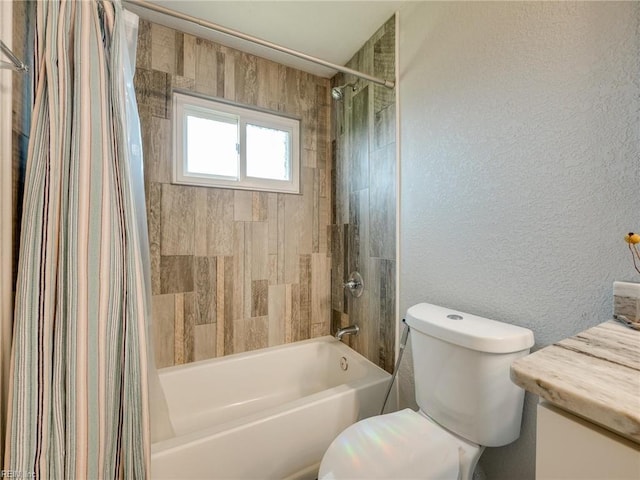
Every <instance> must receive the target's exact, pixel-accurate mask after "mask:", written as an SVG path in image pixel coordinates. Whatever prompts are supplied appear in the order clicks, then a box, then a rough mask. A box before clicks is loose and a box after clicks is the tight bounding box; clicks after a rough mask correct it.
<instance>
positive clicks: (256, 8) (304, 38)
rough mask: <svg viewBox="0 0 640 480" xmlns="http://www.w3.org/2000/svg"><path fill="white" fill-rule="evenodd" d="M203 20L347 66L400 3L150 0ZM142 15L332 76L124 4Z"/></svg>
mask: <svg viewBox="0 0 640 480" xmlns="http://www.w3.org/2000/svg"><path fill="white" fill-rule="evenodd" d="M149 3H155V4H158V5H160V6H162V7H165V8H169V9H171V10H176V11H178V12H181V13H183V14H186V15H190V16H193V17H196V18H199V19H202V20H206V21H208V22H212V23H216V24H218V25H222V26H224V27H227V28H230V29H233V30H237V31H239V32H242V33H245V34H248V35H251V36H254V37H258V38H261V39H263V40H267V41H269V42H272V43H275V44H278V45H280V46H283V47H287V48H289V49H294V50H298V51H300V52H302V53H305V54H307V55H312V56H314V57H318V58H321V59H323V60H326V61H329V62H331V63H334V64H337V65H344V64H346V63H347V62H348V61H349V59H350V58H351V57H352V56H353V55H354V54H355V53H356V52H357V51H358V50H359V49H360V47H362V45H363V44H364V43H365V42H366V41H367V40H368V39H369V38H370V37H371V36H372V35H373V34H374V33H375V32H376V30H378V28H380V26H382V24H383V23H384V22H385V21H386V20H388V19H389V17H391V16H392V15H393V14H394V13H395V11H396V10H398V9H399V8H400V6H401V5H402V4H403V3H405V2H403V1H399V0H396V1H366V0H360V1H318V0H297V1H255V0H235V1H205V0H199V1H192V0H149ZM126 6H127V8H128V9H131V10H132V11H134V12H135V13H137V14H138V15H140V16H141V17H142V18H146V19H148V20H150V21H153V22H156V23H160V24H163V25H166V26H169V27H172V28H177V29H180V30H181V31H184V32H187V33H191V34H194V35H198V36H201V37H204V38H208V39H210V40H213V41H215V42H218V43H221V44H223V45H227V46H229V47H232V48H236V49H239V50H242V51H245V52H248V53H252V54H254V55H258V56H261V57H264V58H268V59H269V60H273V61H276V62H278V63H282V64H284V65H288V66H291V67H295V68H298V69H300V70H303V71H306V72H309V73H313V74H315V75H319V76H321V77H332V76H333V75H334V74H335V73H336V71H335V70H333V69H330V68H327V67H324V66H321V65H317V64H314V63H311V62H309V61H305V60H302V59H298V58H296V57H293V56H291V55H287V54H284V53H281V52H277V51H275V50H272V49H269V48H266V47H262V46H259V45H256V44H253V43H250V42H247V41H245V40H241V39H237V38H233V37H230V36H228V35H225V34H222V33H217V32H212V31H211V30H208V29H206V28H204V27H200V26H197V25H194V24H191V23H188V22H185V21H183V20H177V19H175V18H172V17H168V16H166V15H162V14H159V13H155V12H152V11H149V10H143V9H140V8H138V7H134V6H130V5H126ZM366 73H372V72H366Z"/></svg>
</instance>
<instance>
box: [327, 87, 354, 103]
mask: <svg viewBox="0 0 640 480" xmlns="http://www.w3.org/2000/svg"><path fill="white" fill-rule="evenodd" d="M347 87H351V89H352V91H354V92H355V91H356V84H355V82H353V83H347V84H345V85H341V86H339V87H333V88H332V89H331V96H332V97H333V99H334V100H338V101H340V100H342V99H344V89H345V88H347Z"/></svg>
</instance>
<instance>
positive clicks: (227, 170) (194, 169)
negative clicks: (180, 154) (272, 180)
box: [187, 115, 239, 178]
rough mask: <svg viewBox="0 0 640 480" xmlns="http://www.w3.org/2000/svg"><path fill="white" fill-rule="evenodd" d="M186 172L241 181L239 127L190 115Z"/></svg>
mask: <svg viewBox="0 0 640 480" xmlns="http://www.w3.org/2000/svg"><path fill="white" fill-rule="evenodd" d="M187 171H188V172H189V173H201V174H205V175H217V176H224V177H233V178H238V177H239V162H238V124H237V123H236V122H235V121H224V120H214V119H211V118H202V117H196V116H193V115H187Z"/></svg>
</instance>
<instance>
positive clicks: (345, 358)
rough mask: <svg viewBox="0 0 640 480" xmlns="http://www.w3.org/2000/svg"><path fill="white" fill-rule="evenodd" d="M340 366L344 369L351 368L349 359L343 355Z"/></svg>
mask: <svg viewBox="0 0 640 480" xmlns="http://www.w3.org/2000/svg"><path fill="white" fill-rule="evenodd" d="M340 368H341V369H342V370H346V369H347V368H349V362H348V361H347V357H342V358H341V359H340Z"/></svg>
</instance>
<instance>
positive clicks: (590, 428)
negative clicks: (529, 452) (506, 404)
mask: <svg viewBox="0 0 640 480" xmlns="http://www.w3.org/2000/svg"><path fill="white" fill-rule="evenodd" d="M551 479H566V480H576V479H580V480H588V479H593V480H596V479H597V480H639V479H640V444H638V443H635V442H632V441H630V440H627V439H626V438H623V437H621V436H619V435H616V434H615V433H613V432H611V431H609V430H606V429H604V428H601V427H599V426H597V425H595V424H593V423H591V422H587V421H586V420H583V419H581V418H579V417H577V416H575V415H572V414H571V413H568V412H566V411H564V410H562V409H560V408H557V407H555V406H553V405H552V404H550V403H548V402H541V403H539V404H538V420H537V440H536V480H551Z"/></svg>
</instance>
